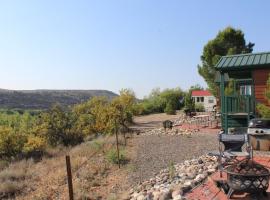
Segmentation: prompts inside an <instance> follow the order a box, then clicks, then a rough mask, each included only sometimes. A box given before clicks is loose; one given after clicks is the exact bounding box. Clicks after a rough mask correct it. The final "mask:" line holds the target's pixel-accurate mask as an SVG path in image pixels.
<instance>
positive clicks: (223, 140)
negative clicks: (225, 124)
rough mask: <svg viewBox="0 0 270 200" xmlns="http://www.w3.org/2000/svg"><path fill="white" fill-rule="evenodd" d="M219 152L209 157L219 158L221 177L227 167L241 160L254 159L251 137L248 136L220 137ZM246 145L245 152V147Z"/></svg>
mask: <svg viewBox="0 0 270 200" xmlns="http://www.w3.org/2000/svg"><path fill="white" fill-rule="evenodd" d="M218 143H219V150H218V151H216V152H210V153H209V155H212V156H217V157H218V168H219V171H220V177H222V171H223V170H224V168H225V167H226V166H229V165H231V164H235V163H237V162H239V161H240V160H239V158H252V157H253V151H252V147H251V146H250V144H249V137H248V135H247V134H235V135H233V134H224V133H220V134H219V135H218ZM244 145H246V148H245V151H242V150H243V146H244Z"/></svg>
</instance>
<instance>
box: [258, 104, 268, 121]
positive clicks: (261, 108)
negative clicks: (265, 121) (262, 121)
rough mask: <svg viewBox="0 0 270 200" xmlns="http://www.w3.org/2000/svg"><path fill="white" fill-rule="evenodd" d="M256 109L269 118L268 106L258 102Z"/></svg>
mask: <svg viewBox="0 0 270 200" xmlns="http://www.w3.org/2000/svg"><path fill="white" fill-rule="evenodd" d="M257 110H258V112H259V113H260V115H261V116H262V117H263V118H270V108H269V107H268V106H266V105H263V104H258V105H257Z"/></svg>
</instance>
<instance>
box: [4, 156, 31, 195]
mask: <svg viewBox="0 0 270 200" xmlns="http://www.w3.org/2000/svg"><path fill="white" fill-rule="evenodd" d="M32 165H33V161H32V160H28V161H27V160H22V161H20V162H17V163H14V164H11V165H10V166H9V167H7V168H5V169H4V170H2V171H1V172H0V182H1V185H0V198H1V199H5V198H7V199H8V198H11V197H13V196H14V195H16V194H19V193H20V192H21V191H22V190H23V189H24V188H25V186H26V183H27V179H28V178H30V177H31V176H32V174H30V173H29V172H30V170H29V169H30V168H31V166H32Z"/></svg>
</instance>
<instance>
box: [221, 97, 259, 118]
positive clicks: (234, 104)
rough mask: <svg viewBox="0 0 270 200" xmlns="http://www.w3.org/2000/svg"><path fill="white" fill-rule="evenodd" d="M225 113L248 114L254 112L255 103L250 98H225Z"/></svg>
mask: <svg viewBox="0 0 270 200" xmlns="http://www.w3.org/2000/svg"><path fill="white" fill-rule="evenodd" d="M224 111H225V113H248V114H252V113H254V112H255V102H254V99H253V98H252V96H248V95H246V96H244V95H239V96H225V109H224Z"/></svg>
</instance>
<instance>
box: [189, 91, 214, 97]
mask: <svg viewBox="0 0 270 200" xmlns="http://www.w3.org/2000/svg"><path fill="white" fill-rule="evenodd" d="M191 96H193V97H194V96H202V97H203V96H213V95H212V94H211V93H210V92H209V91H208V90H193V91H192V94H191Z"/></svg>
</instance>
